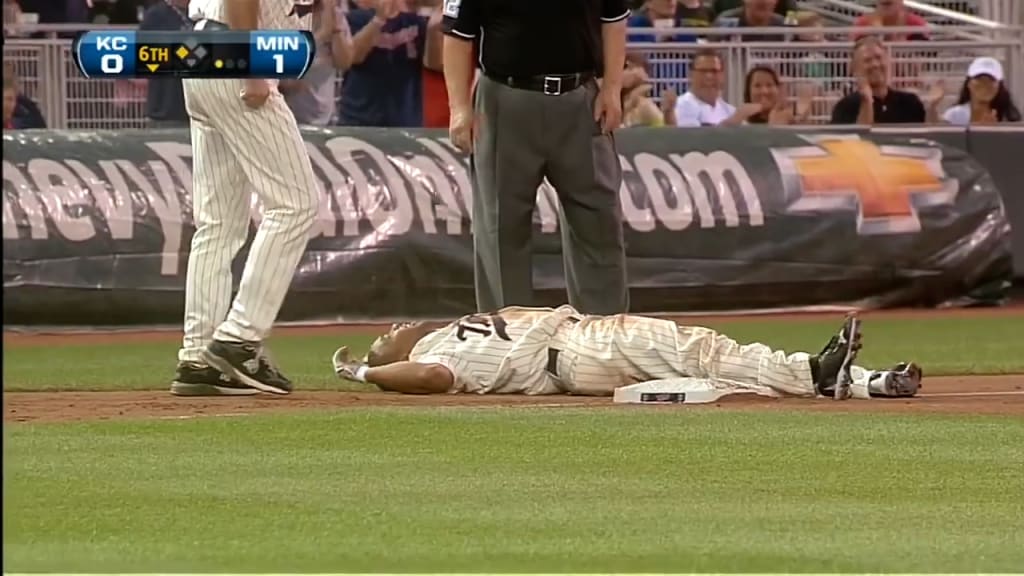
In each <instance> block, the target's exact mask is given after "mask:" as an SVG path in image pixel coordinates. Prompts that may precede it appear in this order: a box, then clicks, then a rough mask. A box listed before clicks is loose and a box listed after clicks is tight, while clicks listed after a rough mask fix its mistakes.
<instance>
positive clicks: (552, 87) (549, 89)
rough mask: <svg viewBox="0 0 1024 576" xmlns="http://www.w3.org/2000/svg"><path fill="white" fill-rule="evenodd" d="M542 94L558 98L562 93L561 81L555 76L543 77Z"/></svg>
mask: <svg viewBox="0 0 1024 576" xmlns="http://www.w3.org/2000/svg"><path fill="white" fill-rule="evenodd" d="M544 93H545V94H547V95H548V96H558V95H559V94H561V93H562V79H561V78H559V77H557V76H545V77H544Z"/></svg>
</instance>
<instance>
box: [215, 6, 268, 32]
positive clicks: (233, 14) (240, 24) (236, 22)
mask: <svg viewBox="0 0 1024 576" xmlns="http://www.w3.org/2000/svg"><path fill="white" fill-rule="evenodd" d="M224 14H225V17H226V18H227V25H228V27H229V28H231V29H232V30H258V29H259V27H260V0H224Z"/></svg>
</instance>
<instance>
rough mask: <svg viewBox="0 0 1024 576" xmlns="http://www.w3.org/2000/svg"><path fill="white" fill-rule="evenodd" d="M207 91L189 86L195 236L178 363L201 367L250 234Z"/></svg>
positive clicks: (242, 190) (238, 177) (244, 194)
mask: <svg viewBox="0 0 1024 576" xmlns="http://www.w3.org/2000/svg"><path fill="white" fill-rule="evenodd" d="M207 88H208V86H204V85H202V84H196V83H195V82H194V81H192V80H185V94H186V100H187V102H188V105H189V113H190V114H191V116H192V122H191V129H192V218H193V220H194V222H195V226H196V232H195V235H193V236H192V247H191V250H190V251H189V258H188V273H187V274H188V275H187V277H186V281H185V321H184V338H183V341H182V348H181V350H180V351H179V352H178V359H179V360H180V361H182V362H195V363H201V362H202V360H201V356H200V355H201V353H202V350H203V349H204V348H206V346H207V345H208V344H209V343H210V341H211V339H212V338H213V332H214V330H215V329H216V327H217V325H218V324H220V323H221V322H223V321H224V318H225V317H226V316H227V313H228V308H229V307H230V306H231V292H232V277H231V262H232V260H233V259H234V257H235V255H236V254H237V253H238V250H239V249H241V247H242V245H243V244H245V239H246V237H247V236H248V232H249V220H250V218H249V205H250V200H251V194H250V192H249V191H248V189H247V187H246V183H245V176H244V174H243V173H242V171H241V169H240V168H239V167H238V163H237V161H236V160H235V157H234V153H233V152H232V151H231V149H230V147H229V146H228V143H227V141H226V140H225V138H224V136H223V134H221V133H220V132H218V130H217V129H216V128H215V127H214V126H213V125H211V124H210V122H209V118H208V117H207V116H206V114H204V110H205V106H203V102H204V101H206V100H207V99H208V98H209V95H208V94H206V93H204V89H207Z"/></svg>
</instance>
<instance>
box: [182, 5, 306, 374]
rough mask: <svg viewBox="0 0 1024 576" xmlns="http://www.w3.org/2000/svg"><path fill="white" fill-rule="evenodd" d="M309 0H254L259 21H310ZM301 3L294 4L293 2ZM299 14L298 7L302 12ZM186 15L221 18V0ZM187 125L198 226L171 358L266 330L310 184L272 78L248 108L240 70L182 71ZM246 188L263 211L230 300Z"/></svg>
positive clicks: (284, 284) (297, 246) (301, 235)
mask: <svg viewBox="0 0 1024 576" xmlns="http://www.w3.org/2000/svg"><path fill="white" fill-rule="evenodd" d="M312 1H313V0H261V1H260V3H259V4H260V14H259V26H260V28H261V29H306V30H308V29H309V26H310V20H311V17H310V15H309V10H308V6H309V5H311V4H312ZM297 5H299V6H304V7H305V9H303V8H300V9H298V10H297V9H296V6H297ZM299 14H302V16H301V17H300V16H299ZM189 16H190V17H191V18H192V19H193V20H196V21H199V22H200V24H199V25H197V29H198V28H202V27H204V26H205V24H207V23H206V22H204V21H203V20H202V19H208V20H212V21H217V22H225V20H226V16H225V13H224V0H192V2H191V3H190V6H189ZM183 85H184V91H185V107H186V109H187V110H188V114H189V117H190V119H191V127H192V162H193V175H192V199H193V207H192V213H193V217H194V219H195V223H196V233H195V236H193V237H192V249H191V254H190V256H189V261H188V278H187V281H186V289H185V321H184V339H183V346H182V349H181V351H180V352H179V354H178V356H179V360H181V361H183V362H197V363H201V362H202V360H201V357H200V354H201V352H202V350H203V349H204V348H205V347H206V346H207V345H208V344H209V343H210V341H211V339H213V338H216V339H217V340H226V341H236V342H237V341H260V340H263V338H264V337H265V336H266V335H267V333H268V332H269V331H270V328H271V326H272V325H273V323H274V320H275V319H276V317H277V313H278V311H279V309H280V307H281V303H282V302H283V301H284V297H285V294H286V293H287V291H288V286H289V285H290V284H291V280H292V276H293V275H294V273H295V268H296V266H297V265H298V262H299V259H300V258H301V257H302V253H303V251H304V250H305V248H306V243H307V241H308V239H309V231H310V228H311V227H312V225H313V218H314V216H315V214H316V210H317V203H318V193H317V191H316V184H315V182H314V176H313V170H312V167H311V165H310V161H309V156H308V155H307V153H306V148H305V144H304V142H303V140H302V136H301V135H300V133H299V130H298V127H297V126H296V123H295V118H294V117H293V116H292V113H291V111H290V110H289V109H288V106H287V105H286V104H285V101H284V98H283V97H282V96H281V94H280V93H279V92H278V91H277V89H276V83H272V88H271V93H270V97H269V98H267V101H266V103H265V104H264V105H263V106H262V107H261V108H258V109H250V108H248V107H247V106H246V105H245V103H244V102H243V101H242V99H241V97H240V95H241V91H242V88H243V86H244V80H240V79H186V80H185V81H184V82H183ZM252 192H255V193H256V194H257V195H258V196H259V198H260V200H261V201H262V203H263V207H264V211H263V219H262V222H261V224H260V227H259V229H258V230H257V233H256V237H255V239H254V240H253V243H252V248H251V250H250V252H249V257H248V259H247V260H246V263H245V270H244V272H243V274H242V278H241V282H240V284H239V288H238V294H237V296H236V297H235V299H234V302H232V300H231V293H232V277H231V261H232V259H233V258H234V256H235V254H236V253H237V252H238V250H239V249H240V248H241V247H242V245H243V244H245V240H246V237H247V236H248V233H249V222H250V206H251V200H252Z"/></svg>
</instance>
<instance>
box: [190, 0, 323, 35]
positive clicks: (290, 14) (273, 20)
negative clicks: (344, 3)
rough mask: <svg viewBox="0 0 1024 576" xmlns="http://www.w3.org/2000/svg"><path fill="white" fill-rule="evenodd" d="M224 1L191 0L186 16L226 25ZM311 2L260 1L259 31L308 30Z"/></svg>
mask: <svg viewBox="0 0 1024 576" xmlns="http://www.w3.org/2000/svg"><path fill="white" fill-rule="evenodd" d="M224 1H225V0H191V1H190V2H189V4H188V15H189V18H191V19H192V20H202V19H203V18H207V19H210V20H216V21H218V22H224V23H227V14H226V13H225V9H224ZM312 14H313V0H260V22H259V27H260V29H261V30H310V27H311V25H312Z"/></svg>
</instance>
